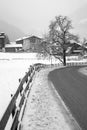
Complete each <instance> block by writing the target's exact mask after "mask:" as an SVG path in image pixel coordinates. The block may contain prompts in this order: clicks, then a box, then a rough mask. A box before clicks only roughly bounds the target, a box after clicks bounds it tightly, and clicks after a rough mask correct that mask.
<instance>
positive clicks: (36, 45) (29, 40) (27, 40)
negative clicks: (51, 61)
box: [16, 36, 42, 52]
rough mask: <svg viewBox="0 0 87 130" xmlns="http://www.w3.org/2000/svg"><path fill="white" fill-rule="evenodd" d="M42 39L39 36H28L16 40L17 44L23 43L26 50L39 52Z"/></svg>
mask: <svg viewBox="0 0 87 130" xmlns="http://www.w3.org/2000/svg"><path fill="white" fill-rule="evenodd" d="M41 41H42V39H41V38H39V37H37V36H27V37H23V38H22V39H18V40H16V44H22V45H23V48H22V49H23V50H24V51H29V52H38V51H39V49H40V44H41Z"/></svg>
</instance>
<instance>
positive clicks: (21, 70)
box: [0, 53, 86, 119]
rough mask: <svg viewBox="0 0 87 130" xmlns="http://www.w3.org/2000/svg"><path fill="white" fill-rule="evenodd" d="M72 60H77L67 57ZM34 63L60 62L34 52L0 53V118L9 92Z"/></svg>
mask: <svg viewBox="0 0 87 130" xmlns="http://www.w3.org/2000/svg"><path fill="white" fill-rule="evenodd" d="M72 61H73V62H75V61H76V62H78V59H77V60H76V59H74V58H73V57H71V58H69V60H68V62H72ZM80 61H86V59H85V60H80ZM34 63H44V64H51V63H60V62H59V61H58V60H55V59H54V58H47V59H38V58H37V57H36V54H34V53H33V54H31V53H0V119H1V117H2V115H3V113H4V112H5V110H6V108H7V106H8V104H9V101H10V100H11V94H14V93H15V92H16V90H17V88H18V85H19V81H18V79H19V78H23V76H24V75H25V72H27V71H28V69H29V66H30V65H32V64H34Z"/></svg>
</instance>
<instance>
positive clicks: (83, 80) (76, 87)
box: [49, 66, 87, 130]
mask: <svg viewBox="0 0 87 130" xmlns="http://www.w3.org/2000/svg"><path fill="white" fill-rule="evenodd" d="M79 68H81V66H80V67H67V68H61V69H56V70H54V71H52V72H50V74H49V79H50V80H51V81H52V83H53V84H54V86H55V88H56V90H57V91H58V93H59V94H60V96H61V97H62V99H63V101H64V102H65V104H66V105H67V106H68V108H69V109H70V111H71V113H72V115H73V116H74V118H75V119H76V121H77V122H78V124H79V125H80V127H81V128H82V130H87V76H86V75H83V74H82V73H80V72H78V69H79Z"/></svg>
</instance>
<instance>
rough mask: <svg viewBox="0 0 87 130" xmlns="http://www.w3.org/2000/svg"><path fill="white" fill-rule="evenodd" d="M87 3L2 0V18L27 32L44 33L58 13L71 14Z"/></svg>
mask: <svg viewBox="0 0 87 130" xmlns="http://www.w3.org/2000/svg"><path fill="white" fill-rule="evenodd" d="M85 3H87V0H0V19H3V20H5V21H8V23H11V24H14V25H16V26H17V27H19V28H21V30H23V31H24V32H25V33H26V34H33V33H37V34H40V33H41V34H43V33H45V32H46V30H47V27H48V25H49V23H50V21H51V20H52V19H53V18H54V17H55V16H56V15H59V14H62V15H70V14H72V13H73V12H75V10H77V9H78V8H80V7H81V6H82V5H84V4H85Z"/></svg>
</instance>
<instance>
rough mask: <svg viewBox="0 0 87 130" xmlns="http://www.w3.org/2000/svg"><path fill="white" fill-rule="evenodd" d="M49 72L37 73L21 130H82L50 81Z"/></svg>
mask: <svg viewBox="0 0 87 130" xmlns="http://www.w3.org/2000/svg"><path fill="white" fill-rule="evenodd" d="M49 71H50V70H47V69H45V70H41V71H40V72H37V74H36V76H35V78H34V80H33V86H32V89H31V92H30V95H29V97H28V101H27V105H26V109H25V112H24V116H23V120H22V123H21V130H80V128H79V126H78V124H77V123H76V122H75V120H74V119H73V117H72V116H71V115H70V113H69V112H68V111H66V110H65V108H64V106H63V104H62V102H61V100H60V98H59V96H58V94H57V93H56V91H55V89H54V87H53V86H52V84H51V82H49V81H48V73H49Z"/></svg>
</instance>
